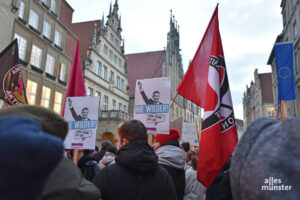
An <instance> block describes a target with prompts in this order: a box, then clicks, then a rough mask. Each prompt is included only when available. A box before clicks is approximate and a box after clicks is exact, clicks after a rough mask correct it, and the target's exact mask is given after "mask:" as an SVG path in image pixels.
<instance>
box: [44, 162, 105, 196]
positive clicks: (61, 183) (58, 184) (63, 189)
mask: <svg viewBox="0 0 300 200" xmlns="http://www.w3.org/2000/svg"><path fill="white" fill-rule="evenodd" d="M99 197H100V192H99V190H98V188H97V187H96V186H95V185H94V184H92V183H91V182H89V181H87V180H86V179H85V178H83V176H82V174H81V172H80V170H79V169H78V167H77V166H76V165H74V164H73V162H72V161H71V160H70V159H68V158H66V157H64V158H63V159H62V161H61V162H60V163H59V165H58V166H57V167H56V168H55V169H54V171H53V173H52V175H51V177H50V179H49V181H48V182H47V184H46V187H45V189H44V191H43V193H42V196H41V200H82V199H84V200H98V199H99Z"/></svg>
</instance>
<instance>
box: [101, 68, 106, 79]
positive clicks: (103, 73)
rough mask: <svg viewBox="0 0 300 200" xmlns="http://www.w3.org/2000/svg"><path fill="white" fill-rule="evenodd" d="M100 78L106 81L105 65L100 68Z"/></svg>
mask: <svg viewBox="0 0 300 200" xmlns="http://www.w3.org/2000/svg"><path fill="white" fill-rule="evenodd" d="M101 75H102V78H103V79H104V80H107V67H106V66H105V65H103V67H102V74H101Z"/></svg>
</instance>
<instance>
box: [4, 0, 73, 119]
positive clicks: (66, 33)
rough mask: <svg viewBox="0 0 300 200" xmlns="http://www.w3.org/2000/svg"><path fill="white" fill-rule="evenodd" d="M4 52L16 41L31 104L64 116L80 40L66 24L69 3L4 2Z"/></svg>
mask: <svg viewBox="0 0 300 200" xmlns="http://www.w3.org/2000/svg"><path fill="white" fill-rule="evenodd" d="M0 6H1V10H2V11H3V12H2V11H1V13H2V14H5V16H3V17H2V16H1V23H4V21H6V22H5V23H4V24H5V28H3V29H2V30H4V31H2V30H1V37H0V38H1V40H0V45H1V46H0V49H1V50H3V49H4V48H5V47H6V46H7V45H8V44H9V43H10V42H11V41H12V40H14V39H15V38H16V39H17V40H18V46H19V58H20V63H21V65H22V74H23V82H24V85H25V88H26V95H27V99H28V103H29V104H31V105H41V106H44V107H46V108H49V109H51V110H54V111H55V112H56V113H58V114H60V113H61V112H62V107H63V100H64V98H65V92H66V83H67V82H68V77H69V70H70V66H71V64H72V57H73V55H74V50H75V47H76V41H77V37H76V36H75V35H74V34H73V33H72V32H71V31H70V30H69V29H68V28H67V27H66V26H65V25H64V24H63V21H64V19H65V18H68V16H66V15H68V13H67V12H64V10H68V11H69V13H72V12H73V9H72V8H71V7H70V6H69V5H68V3H67V2H66V1H65V0H40V1H39V0H6V1H4V0H1V2H0Z"/></svg>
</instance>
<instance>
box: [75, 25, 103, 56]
mask: <svg viewBox="0 0 300 200" xmlns="http://www.w3.org/2000/svg"><path fill="white" fill-rule="evenodd" d="M95 24H97V30H98V29H99V27H100V25H101V20H93V21H86V22H78V23H72V24H71V26H70V29H71V30H72V32H73V33H75V34H76V35H77V37H78V38H79V40H80V58H81V61H84V59H85V58H86V56H87V50H88V48H89V47H90V46H91V44H92V37H93V33H94V29H95Z"/></svg>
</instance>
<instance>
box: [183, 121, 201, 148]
mask: <svg viewBox="0 0 300 200" xmlns="http://www.w3.org/2000/svg"><path fill="white" fill-rule="evenodd" d="M181 142H189V143H190V145H191V146H199V141H198V133H197V127H196V124H194V123H187V122H183V124H182V134H181Z"/></svg>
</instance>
